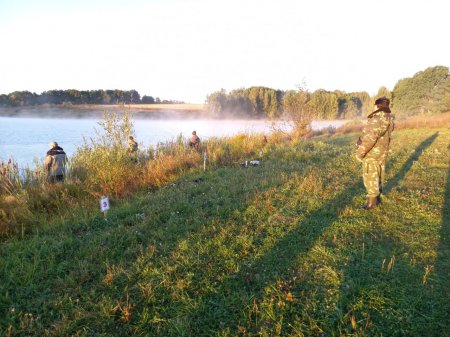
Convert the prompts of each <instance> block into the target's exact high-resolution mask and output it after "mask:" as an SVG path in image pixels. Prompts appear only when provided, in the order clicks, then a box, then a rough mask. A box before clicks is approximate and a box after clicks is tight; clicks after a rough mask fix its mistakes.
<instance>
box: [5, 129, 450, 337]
mask: <svg viewBox="0 0 450 337" xmlns="http://www.w3.org/2000/svg"><path fill="white" fill-rule="evenodd" d="M393 137H394V139H393V142H392V145H391V149H392V153H391V154H390V157H389V159H388V165H387V182H386V184H385V196H384V197H383V203H382V205H381V207H379V208H377V209H375V210H373V211H364V210H361V209H359V207H360V205H362V204H363V203H364V201H365V195H364V194H365V191H364V187H363V184H362V179H361V177H360V164H359V163H357V162H356V160H354V157H353V153H354V142H355V139H356V138H357V135H356V134H355V133H352V134H346V135H334V136H328V135H323V136H319V137H315V138H312V139H310V140H307V141H300V142H298V143H289V144H279V145H273V146H270V147H269V148H267V150H266V151H265V153H264V158H263V161H262V165H260V166H257V167H248V168H245V167H241V166H239V165H236V164H232V165H231V164H230V165H225V166H222V167H218V168H216V169H210V170H208V171H207V172H206V173H204V172H203V171H202V170H201V168H199V169H198V170H194V171H191V172H190V173H187V174H185V175H183V176H181V177H180V178H179V180H177V181H176V182H175V183H174V184H173V185H172V184H168V185H167V186H166V187H162V188H160V189H159V190H157V191H152V192H150V193H146V194H143V193H138V194H135V195H133V196H132V197H129V198H128V199H124V200H122V201H118V202H115V203H113V205H112V210H111V211H110V212H109V214H108V220H107V221H105V220H104V218H103V216H102V215H101V214H98V215H97V216H91V217H85V216H80V217H79V220H77V216H76V213H75V216H73V217H70V219H66V218H63V219H60V220H57V221H54V222H53V223H52V224H51V225H48V226H45V227H43V228H40V229H39V230H38V231H36V232H35V233H33V234H29V235H27V236H25V238H23V239H21V238H19V237H10V238H5V239H3V241H2V242H1V243H0V255H1V257H0V336H439V337H441V336H450V214H449V211H450V178H449V175H450V170H449V158H450V156H449V154H450V151H449V143H450V130H449V129H448V128H447V129H446V128H441V129H409V130H397V131H395V132H394V134H393ZM243 159H245V158H243ZM249 159H250V158H249ZM199 177H202V178H203V181H201V182H198V183H197V182H194V181H193V180H194V179H196V178H199ZM67 207H70V205H67ZM74 212H81V210H79V209H75V210H74Z"/></svg>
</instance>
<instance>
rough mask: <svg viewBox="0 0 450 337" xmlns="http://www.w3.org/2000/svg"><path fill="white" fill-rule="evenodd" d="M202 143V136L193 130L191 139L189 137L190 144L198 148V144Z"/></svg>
mask: <svg viewBox="0 0 450 337" xmlns="http://www.w3.org/2000/svg"><path fill="white" fill-rule="evenodd" d="M199 144H200V138H199V137H198V136H197V132H196V131H192V136H191V139H189V146H190V147H192V148H194V149H198V146H199Z"/></svg>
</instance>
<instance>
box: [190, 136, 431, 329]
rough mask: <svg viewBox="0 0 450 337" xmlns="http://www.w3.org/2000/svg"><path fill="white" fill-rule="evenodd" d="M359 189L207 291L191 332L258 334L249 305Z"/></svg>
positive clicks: (288, 272) (288, 271)
mask: <svg viewBox="0 0 450 337" xmlns="http://www.w3.org/2000/svg"><path fill="white" fill-rule="evenodd" d="M436 137H437V133H436V134H434V135H432V136H431V137H429V138H427V139H426V140H425V141H423V142H422V143H421V144H420V145H419V146H418V147H417V149H416V150H415V151H414V153H413V154H412V155H411V156H410V158H409V159H408V160H407V162H406V163H405V165H404V166H403V167H402V169H401V170H400V171H399V173H397V174H396V175H395V177H394V179H393V181H391V183H390V184H389V188H390V189H391V188H393V187H394V186H395V185H396V184H397V183H398V182H399V181H400V180H401V178H402V177H403V176H405V174H406V173H407V171H408V170H409V169H410V168H411V166H412V163H413V161H415V160H417V159H418V158H419V156H420V154H421V153H422V152H423V151H424V149H425V148H427V147H428V146H430V145H431V143H432V142H433V140H434V139H435V138H436ZM359 189H360V183H359V181H355V182H353V183H351V184H349V185H348V186H347V187H346V189H345V190H343V191H342V192H340V193H339V194H337V195H336V196H335V197H334V198H333V199H332V200H328V201H326V202H325V203H324V204H323V205H322V206H321V207H320V208H319V209H317V210H315V211H313V212H311V213H310V214H308V215H306V217H305V219H304V220H303V221H301V222H300V223H299V224H298V226H297V227H296V228H295V229H294V230H292V231H291V232H289V233H287V234H286V235H285V236H284V237H283V238H282V239H281V240H280V241H278V242H277V243H276V244H275V245H274V246H273V247H272V248H271V249H270V250H269V251H267V252H266V253H265V254H264V255H263V256H262V257H260V258H258V259H256V260H255V261H251V262H249V263H247V264H246V265H243V266H242V267H241V270H240V271H239V272H238V273H236V274H233V275H230V276H229V278H228V279H226V280H225V281H224V282H223V283H222V284H221V285H220V287H218V289H217V291H216V292H215V293H212V294H209V295H206V297H205V298H203V300H202V302H201V303H200V306H199V307H198V309H197V310H196V311H194V312H191V313H190V315H189V321H190V323H191V327H192V328H191V332H194V331H195V329H196V328H198V327H203V330H202V331H195V334H196V335H216V334H218V332H219V331H226V330H228V331H231V332H232V334H233V333H237V330H236V329H239V328H238V326H244V327H246V329H247V332H249V333H255V334H257V333H258V329H259V328H260V326H259V325H258V324H261V322H260V323H254V322H249V320H251V319H252V318H251V317H250V316H251V315H247V314H246V312H248V311H249V309H248V308H250V307H251V304H252V303H254V302H255V303H258V300H259V299H261V298H262V297H263V296H264V295H263V291H264V288H265V287H267V286H270V285H272V284H273V283H274V282H275V281H277V280H284V279H286V280H288V279H290V278H291V277H292V273H293V271H292V268H291V267H292V266H293V265H294V263H295V261H296V260H297V259H298V258H299V257H301V256H302V255H305V254H307V253H308V252H309V251H310V249H311V248H312V247H313V246H314V244H315V243H316V242H317V240H318V239H319V237H320V236H321V235H322V233H323V232H324V231H325V230H326V229H327V228H328V227H330V226H331V225H332V224H333V222H335V221H337V220H338V219H339V214H340V213H341V211H342V210H343V209H344V208H345V207H346V206H347V205H350V204H351V203H352V200H353V198H354V196H355V194H357V193H358V191H359ZM294 315H295V313H294ZM289 324H290V322H289V321H288V317H285V321H284V322H283V326H284V327H285V328H284V329H283V331H285V332H286V329H288V328H287V327H288V326H289ZM204 327H209V330H204ZM269 328H270V327H269Z"/></svg>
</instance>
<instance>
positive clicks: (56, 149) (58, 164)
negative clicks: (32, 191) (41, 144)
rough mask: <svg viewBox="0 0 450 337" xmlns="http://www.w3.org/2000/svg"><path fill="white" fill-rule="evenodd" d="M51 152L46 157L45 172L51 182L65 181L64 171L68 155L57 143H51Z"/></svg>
mask: <svg viewBox="0 0 450 337" xmlns="http://www.w3.org/2000/svg"><path fill="white" fill-rule="evenodd" d="M49 146H50V150H48V152H47V156H46V157H45V162H44V165H45V170H46V172H47V179H48V181H49V182H56V181H64V170H65V166H66V161H67V157H66V153H65V152H64V150H63V148H62V147H60V146H58V143H57V142H51V143H50V145H49Z"/></svg>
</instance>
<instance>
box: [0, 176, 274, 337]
mask: <svg viewBox="0 0 450 337" xmlns="http://www.w3.org/2000/svg"><path fill="white" fill-rule="evenodd" d="M220 172H221V171H220V170H217V172H215V173H212V174H207V175H206V176H203V177H204V179H205V182H204V183H198V184H197V183H194V182H192V181H183V182H180V183H179V184H176V185H175V186H174V187H167V190H166V191H165V192H164V191H161V192H158V194H159V195H160V198H156V196H155V198H153V197H150V198H149V199H148V200H146V204H147V205H146V204H143V205H140V206H138V205H137V203H136V202H135V203H134V204H133V206H132V207H130V208H126V207H124V210H123V211H117V212H112V214H111V215H110V217H109V219H108V222H106V221H104V220H103V219H100V218H99V219H97V220H98V221H95V222H94V223H93V224H92V226H91V225H85V224H72V225H71V226H67V228H64V229H62V230H61V233H59V234H58V233H56V234H55V235H54V233H52V232H49V233H44V234H41V236H39V237H35V238H34V241H33V245H35V246H38V247H43V249H41V250H39V251H36V252H34V251H33V250H31V252H32V254H33V256H36V260H37V261H39V263H38V264H37V266H35V268H36V269H37V271H35V274H36V276H35V277H34V278H33V279H30V280H26V281H21V280H20V278H21V276H20V275H21V272H20V269H22V267H23V269H31V268H32V265H33V261H29V260H25V261H23V263H24V265H23V266H21V268H17V267H15V266H10V270H8V271H7V270H6V268H5V270H1V271H0V280H2V281H3V279H5V280H8V282H2V283H3V284H2V285H1V286H0V289H1V290H2V291H4V293H7V294H8V296H7V297H5V298H2V300H0V326H1V325H2V324H4V325H5V326H7V325H8V324H11V322H13V320H14V319H15V318H14V317H15V316H14V314H13V313H11V312H10V310H9V308H10V307H16V308H17V310H27V311H26V312H31V313H33V314H34V315H35V316H38V315H39V316H40V319H41V320H42V322H43V325H44V327H46V326H47V327H48V326H51V325H52V324H53V323H54V322H58V321H59V320H60V319H61V316H63V315H65V316H67V317H71V315H76V314H75V313H74V312H75V311H76V310H77V309H74V308H73V307H72V306H71V305H69V304H67V307H65V308H64V310H60V309H55V306H57V303H59V302H67V297H70V298H82V299H83V300H82V302H80V306H81V307H82V309H81V312H83V310H86V311H88V310H92V309H90V308H92V307H95V302H96V300H95V298H98V297H101V296H105V297H108V296H109V297H111V298H112V302H113V303H117V302H118V301H120V300H121V299H122V297H123V296H125V295H124V292H125V291H121V289H122V288H124V287H127V285H128V284H129V283H131V284H132V282H130V281H129V280H127V277H126V276H125V273H123V275H122V274H119V276H118V277H117V279H115V280H114V282H113V283H112V286H111V287H108V286H105V282H104V281H103V278H104V277H105V273H106V271H105V269H106V266H105V264H106V263H107V264H108V265H109V266H116V265H118V266H121V267H122V268H123V269H125V271H127V270H128V268H130V267H132V264H133V262H134V261H135V259H136V256H139V255H140V254H141V253H140V250H141V249H145V248H146V247H148V246H151V245H154V246H156V247H157V253H156V254H155V258H153V260H159V258H162V259H163V260H164V259H166V260H168V257H170V253H171V251H172V250H173V249H174V248H175V247H176V246H177V244H178V242H179V240H180V239H182V238H183V237H184V236H186V235H188V234H189V233H192V232H195V231H197V230H200V229H201V228H202V227H203V226H204V225H205V223H206V222H209V221H214V220H216V219H218V218H221V217H227V214H228V213H231V212H233V211H234V210H239V209H244V208H245V207H246V201H247V200H248V199H250V200H251V199H252V198H253V196H254V195H255V194H256V193H261V192H263V191H261V190H264V189H269V188H272V187H274V186H277V185H278V184H280V181H281V178H280V177H277V176H275V175H273V178H269V179H265V178H264V176H265V175H264V172H260V171H256V170H254V171H250V170H241V169H238V170H237V171H236V172H235V174H233V175H227V176H226V178H227V184H224V182H223V179H222V178H221V177H220ZM258 172H259V173H258ZM222 173H223V172H222ZM257 175H259V176H258V177H256V176H257ZM261 180H264V183H263V184H261ZM212 187H214V189H213V190H212ZM215 189H220V191H219V192H217V193H216V192H215ZM186 193H190V197H189V198H188V197H186V195H185V194H186ZM161 195H162V196H161ZM150 202H152V204H150ZM219 209H220V210H221V212H222V213H221V214H219V212H218V211H216V210H219ZM179 212H180V213H184V214H186V215H184V216H180V217H178V215H177V214H178V213H179ZM141 213H146V214H147V218H145V219H144V220H140V219H141V217H140V216H141V215H140V214H141ZM142 217H144V215H143V216H142ZM160 244H161V245H160ZM27 245H29V243H28V241H23V242H19V243H18V244H17V245H15V246H14V250H13V251H9V252H8V254H9V255H10V256H17V257H16V258H15V259H13V258H12V257H11V261H14V260H16V261H20V262H21V263H22V260H23V259H22V258H21V254H22V253H21V252H22V251H23V250H26V246H27ZM44 248H45V249H44ZM36 250H37V249H36ZM49 257H50V258H49ZM8 273H9V274H8ZM7 275H9V276H8V277H7ZM22 278H23V277H22ZM111 282H112V281H111ZM23 289H27V291H26V294H25V295H24V294H23ZM117 289H119V290H117ZM43 298H45V300H44V299H43ZM116 300H117V302H114V301H116ZM138 300H139V299H138ZM44 302H45V303H44ZM24 308H26V309H24ZM71 319H72V320H73V321H74V322H77V323H74V324H72V327H73V329H77V324H80V325H82V324H85V325H87V326H91V327H92V329H94V330H95V329H100V328H99V327H104V328H105V330H106V329H107V328H110V329H122V330H117V331H118V332H117V333H118V335H119V334H122V335H125V332H127V331H128V330H127V329H128V327H127V326H126V325H124V324H121V321H120V320H117V321H114V318H108V319H106V318H103V319H102V320H100V321H99V317H98V316H96V315H95V314H89V316H88V317H86V318H83V317H82V315H81V318H74V317H72V318H71ZM94 321H95V322H94ZM80 322H81V323H80ZM74 331H75V330H73V331H72V332H74ZM1 332H2V331H1V330H0V335H1Z"/></svg>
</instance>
